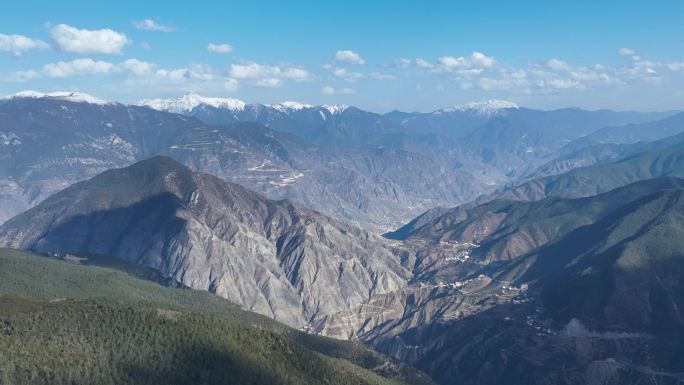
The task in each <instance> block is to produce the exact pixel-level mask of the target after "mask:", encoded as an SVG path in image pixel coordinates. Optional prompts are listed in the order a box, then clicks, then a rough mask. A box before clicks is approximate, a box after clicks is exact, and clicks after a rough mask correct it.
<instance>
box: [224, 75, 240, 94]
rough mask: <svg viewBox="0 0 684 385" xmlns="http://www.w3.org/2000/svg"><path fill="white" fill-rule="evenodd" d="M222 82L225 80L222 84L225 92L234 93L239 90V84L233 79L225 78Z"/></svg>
mask: <svg viewBox="0 0 684 385" xmlns="http://www.w3.org/2000/svg"><path fill="white" fill-rule="evenodd" d="M224 80H225V82H224V88H225V90H226V91H229V92H234V91H237V90H238V88H239V83H238V81H237V80H235V79H233V78H225V79H224Z"/></svg>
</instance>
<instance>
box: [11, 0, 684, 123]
mask: <svg viewBox="0 0 684 385" xmlns="http://www.w3.org/2000/svg"><path fill="white" fill-rule="evenodd" d="M179 3H180V2H161V1H159V2H155V1H136V2H132V1H116V2H108V3H104V2H103V3H102V4H93V2H85V1H62V2H54V1H50V2H48V1H41V2H37V1H17V2H12V4H4V5H3V12H2V13H1V14H0V94H11V93H14V92H17V91H20V90H25V89H34V90H39V91H54V90H79V91H83V92H87V93H91V94H93V95H95V96H98V97H101V98H105V99H113V100H119V101H123V102H135V101H137V100H139V99H142V98H158V97H173V96H179V95H181V94H183V93H184V92H190V91H192V92H197V93H200V94H204V95H210V96H224V97H234V98H239V99H242V100H245V101H247V102H263V103H276V102H282V101H286V100H294V101H300V102H305V103H311V104H321V103H346V104H353V105H358V106H360V107H363V108H366V109H369V110H373V111H379V112H384V111H389V110H392V109H395V108H397V109H401V110H411V111H413V110H417V111H430V110H434V109H437V108H441V107H445V106H450V105H453V104H458V103H462V102H467V101H472V100H480V99H492V98H497V99H508V100H512V101H514V102H517V103H518V104H521V105H526V106H530V107H537V108H557V107H566V106H579V107H584V108H591V109H596V108H613V109H635V110H666V109H683V108H684V23H683V22H682V19H684V2H682V1H658V0H654V1H648V2H647V1H629V0H626V1H625V0H623V1H593V2H589V1H567V2H565V1H564V2H560V1H553V2H552V1H543V2H542V1H480V2H476V1H468V2H461V1H421V2H411V3H409V2H392V1H363V2H361V1H358V2H357V1H346V2H334V3H329V4H326V3H324V2H321V1H316V2H314V1H299V2H284V1H259V2H246V1H240V2H221V4H213V5H202V6H200V5H195V4H193V3H191V2H187V3H186V4H179ZM210 44H212V48H211V49H210V48H209V45H210Z"/></svg>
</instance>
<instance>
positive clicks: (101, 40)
mask: <svg viewBox="0 0 684 385" xmlns="http://www.w3.org/2000/svg"><path fill="white" fill-rule="evenodd" d="M50 33H51V35H52V39H53V40H54V41H55V44H56V45H57V47H58V48H59V49H60V50H61V51H64V52H71V53H78V54H107V55H112V54H120V53H121V51H122V50H123V47H124V46H125V45H126V44H128V43H130V40H129V39H128V37H127V36H126V35H125V34H123V33H121V32H116V31H113V30H111V29H99V30H93V31H91V30H87V29H77V28H74V27H72V26H69V25H66V24H59V25H56V26H54V27H53V28H52V29H51V30H50Z"/></svg>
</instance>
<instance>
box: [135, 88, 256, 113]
mask: <svg viewBox="0 0 684 385" xmlns="http://www.w3.org/2000/svg"><path fill="white" fill-rule="evenodd" d="M138 104H139V105H141V106H147V107H150V108H152V109H155V110H159V111H166V112H173V113H188V112H190V111H192V110H193V109H194V108H195V107H197V106H199V105H202V104H206V105H208V106H212V107H216V108H223V109H228V110H232V111H242V110H244V109H245V106H246V103H245V102H243V101H242V100H239V99H234V98H217V97H208V96H202V95H199V94H196V93H194V92H190V93H187V94H185V95H183V96H181V97H179V98H170V99H143V100H141V101H140V102H139V103H138Z"/></svg>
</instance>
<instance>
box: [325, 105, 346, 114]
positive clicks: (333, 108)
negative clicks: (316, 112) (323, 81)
mask: <svg viewBox="0 0 684 385" xmlns="http://www.w3.org/2000/svg"><path fill="white" fill-rule="evenodd" d="M320 107H321V108H324V109H326V110H328V111H330V113H331V114H333V115H337V114H341V113H343V112H344V111H346V110H347V109H348V108H349V106H348V105H346V104H323V105H322V106H320Z"/></svg>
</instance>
